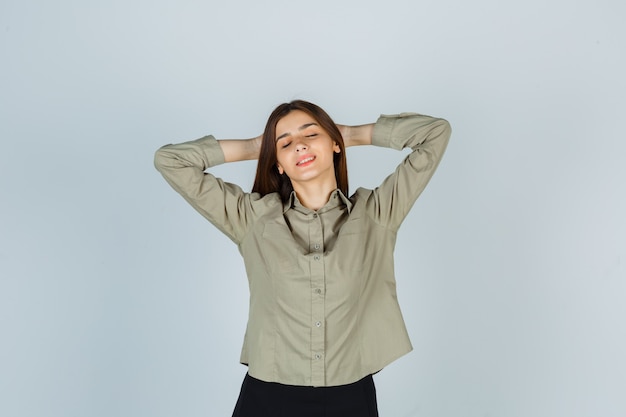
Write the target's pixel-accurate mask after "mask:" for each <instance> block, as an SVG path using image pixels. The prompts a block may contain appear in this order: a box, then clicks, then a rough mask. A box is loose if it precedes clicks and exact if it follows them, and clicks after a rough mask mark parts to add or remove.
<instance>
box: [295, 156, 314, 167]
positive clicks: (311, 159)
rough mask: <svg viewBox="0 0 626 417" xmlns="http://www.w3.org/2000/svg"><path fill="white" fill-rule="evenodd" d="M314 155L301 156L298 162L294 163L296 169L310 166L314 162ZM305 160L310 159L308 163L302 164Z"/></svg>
mask: <svg viewBox="0 0 626 417" xmlns="http://www.w3.org/2000/svg"><path fill="white" fill-rule="evenodd" d="M315 158H316V157H315V155H310V154H309V155H302V157H301V158H299V159H298V162H296V166H298V167H305V166H308V165H310V164H312V163H313V162H314V161H315ZM307 159H310V161H307V162H304V163H302V161H306V160H307Z"/></svg>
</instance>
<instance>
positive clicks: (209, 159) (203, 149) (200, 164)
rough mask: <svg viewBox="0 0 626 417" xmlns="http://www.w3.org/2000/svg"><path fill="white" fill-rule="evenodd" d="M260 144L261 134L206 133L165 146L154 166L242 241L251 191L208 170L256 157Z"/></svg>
mask: <svg viewBox="0 0 626 417" xmlns="http://www.w3.org/2000/svg"><path fill="white" fill-rule="evenodd" d="M259 145H260V137H256V138H251V139H246V140H221V141H218V140H216V139H215V138H214V137H213V136H205V137H203V138H200V139H197V140H193V141H190V142H184V143H179V144H174V145H165V146H163V147H162V148H160V149H159V150H157V151H156V154H155V156H154V165H155V167H156V169H157V170H158V171H159V172H160V173H161V174H162V175H163V177H164V178H165V180H166V181H167V182H168V183H169V184H170V185H171V186H172V188H173V189H174V190H175V191H176V192H178V193H179V194H180V195H181V196H182V197H183V198H184V199H185V200H187V202H188V203H189V204H191V206H192V207H193V208H194V209H196V210H197V211H198V212H199V213H200V214H202V216H204V217H205V218H206V219H208V220H209V221H210V222H211V223H212V224H213V225H215V226H216V227H217V228H218V229H220V230H221V231H222V232H223V233H224V234H226V235H227V236H228V237H229V238H231V239H232V240H233V241H235V242H239V241H240V239H241V238H242V237H243V235H244V233H245V230H246V229H247V224H248V220H249V216H248V215H249V210H248V208H249V194H247V193H244V192H243V190H242V189H241V188H240V187H239V186H237V185H235V184H231V183H227V182H225V181H222V180H221V179H220V178H217V177H215V176H214V175H212V174H211V173H208V172H205V170H206V169H208V168H210V167H213V166H216V165H219V164H222V163H224V162H234V161H243V160H249V159H255V158H257V157H258V154H259Z"/></svg>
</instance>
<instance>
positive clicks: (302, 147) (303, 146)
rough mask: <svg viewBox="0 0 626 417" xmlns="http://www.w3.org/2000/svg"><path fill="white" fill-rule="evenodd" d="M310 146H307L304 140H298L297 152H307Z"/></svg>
mask: <svg viewBox="0 0 626 417" xmlns="http://www.w3.org/2000/svg"><path fill="white" fill-rule="evenodd" d="M307 148H308V146H307V144H306V143H305V142H304V141H303V140H302V139H298V140H297V142H296V152H300V151H305V150H307Z"/></svg>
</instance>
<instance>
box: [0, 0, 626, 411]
mask: <svg viewBox="0 0 626 417" xmlns="http://www.w3.org/2000/svg"><path fill="white" fill-rule="evenodd" d="M625 13H626V6H625V5H624V3H623V2H621V1H617V0H613V1H611V0H594V1H589V0H583V1H577V2H570V1H558V0H557V1H545V0H542V1H539V0H529V1H525V2H521V1H518V2H503V1H495V0H478V1H474V2H466V1H461V0H457V1H449V0H448V1H446V0H437V1H434V0H430V1H413V0H411V1H409V0H389V1H385V2H374V1H369V0H367V1H364V0H358V1H357V0H348V1H337V0H334V1H330V0H321V1H316V2H312V1H307V2H304V1H297V0H292V1H279V0H268V1H251V0H250V1H230V2H227V1H221V2H217V1H192V0H178V1H165V0H150V1H148V0H143V1H128V0H125V1H120V0H112V1H107V2H94V1H91V2H86V1H78V0H74V1H71V0H59V1H55V2H49V1H42V0H40V1H37V0H30V1H29V0H26V1H17V0H8V1H7V0H2V1H1V2H0V59H1V65H0V140H1V144H2V147H1V150H0V192H1V197H0V211H1V215H0V338H1V340H0V415H2V416H7V417H13V416H15V417H43V416H45V417H57V416H58V417H74V416H76V417H85V416H89V417H118V416H119V417H143V416H146V417H148V416H149V417H166V416H168V417H169V416H189V417H192V416H198V417H200V416H229V415H230V413H231V412H232V408H233V406H234V403H235V401H236V398H237V395H238V391H239V386H240V383H241V380H242V378H243V375H244V373H245V368H244V367H243V366H241V365H239V364H238V358H239V350H240V347H241V343H242V338H243V332H244V328H245V323H246V317H247V297H248V294H247V283H246V278H245V273H244V270H243V266H242V262H241V259H240V256H239V254H238V252H237V249H236V247H235V246H234V245H233V244H232V243H231V242H230V241H229V240H228V239H227V238H225V237H224V236H222V235H221V234H220V233H219V232H218V231H217V230H216V229H214V228H213V227H212V226H211V225H210V224H209V223H208V222H206V221H205V220H204V219H203V218H202V217H200V216H199V215H198V214H196V213H195V212H194V211H193V210H192V209H191V208H190V207H189V206H188V205H187V204H186V203H185V202H184V201H183V200H182V198H180V197H179V196H178V195H176V194H175V193H174V192H173V191H172V190H171V189H170V188H169V187H168V186H167V184H166V183H165V181H164V180H163V179H162V178H161V177H160V175H159V174H158V173H157V172H156V171H155V170H154V169H153V165H152V158H153V154H154V151H155V150H156V149H157V148H158V147H159V146H161V145H163V144H166V143H171V142H180V141H185V140H191V139H195V138H197V137H200V136H203V135H205V134H208V133H212V134H214V135H216V136H217V137H221V138H246V137H250V136H253V135H257V134H259V133H260V132H261V130H262V128H263V125H264V123H265V120H266V118H267V116H268V115H269V113H270V112H271V110H272V109H273V108H274V107H275V106H276V105H277V104H279V103H281V102H283V101H289V100H291V99H294V98H303V99H307V100H311V101H314V102H316V103H317V104H319V105H321V106H322V107H324V108H325V109H326V110H327V111H328V112H329V113H330V114H331V116H333V118H334V119H335V120H336V121H337V122H339V123H345V124H351V123H352V124H357V123H367V122H373V121H375V120H376V118H377V116H378V115H379V114H380V113H397V112H402V111H415V112H421V113H426V114H431V115H434V116H440V117H444V118H446V119H448V120H449V121H450V123H451V124H452V127H453V136H452V139H451V142H450V146H449V148H448V151H447V154H446V155H445V158H444V160H443V162H442V163H441V165H440V168H439V171H438V172H437V173H436V174H435V177H434V178H433V180H432V182H431V183H430V185H429V186H428V188H427V189H426V191H425V192H424V194H423V195H422V197H421V198H420V200H418V203H417V204H416V205H415V207H414V209H413V211H412V212H411V214H410V215H409V217H408V218H407V220H406V222H405V223H404V225H403V227H402V228H401V231H400V234H399V236H398V244H397V250H396V266H397V280H398V289H399V296H400V303H401V306H402V308H403V312H404V315H405V319H406V323H407V326H408V329H409V333H410V335H411V338H412V341H413V344H414V347H415V350H414V351H413V352H412V353H411V354H409V355H407V356H405V357H403V358H401V359H399V360H398V361H396V362H395V363H393V364H392V365H391V366H389V367H387V368H386V369H384V370H383V371H382V372H381V373H379V374H378V375H377V376H376V383H377V388H378V396H379V405H380V414H381V416H383V417H413V416H420V417H422V416H424V417H459V416H463V417H544V416H545V417H555V416H567V417H578V416H580V417H583V416H589V417H595V416H602V417H613V416H615V417H617V416H624V415H626V397H625V396H624V393H625V392H626V355H625V354H624V352H626V326H625V325H624V317H626V302H625V297H626V282H625V279H626V268H625V265H624V264H625V262H626V220H625V217H624V213H625V212H626V187H625V186H624V180H625V179H626V164H625V163H624V153H626V144H625V141H624V139H625V137H624V136H625V135H624V126H623V121H624V113H625V111H626V82H625V81H624V80H625V78H624V74H626V57H625V53H624V51H626V26H624V16H625ZM403 156H404V154H402V153H401V152H395V151H390V150H385V149H376V148H372V147H369V148H364V149H350V150H349V151H348V158H349V168H350V180H351V188H352V189H353V190H354V189H356V187H357V186H366V187H373V186H375V185H377V184H378V183H379V182H380V181H381V180H382V179H383V178H384V176H385V175H387V174H388V173H389V172H391V171H392V170H393V169H394V167H395V165H396V164H397V163H399V161H400V160H401V158H402V157H403ZM254 169H255V164H254V163H253V162H246V163H239V164H232V165H230V166H227V165H224V166H220V167H219V168H217V169H216V170H215V172H216V173H217V174H218V175H220V176H222V177H224V178H225V179H227V180H229V181H232V182H236V183H238V184H240V185H241V186H242V187H244V188H246V189H249V188H250V187H251V185H252V180H253V176H254Z"/></svg>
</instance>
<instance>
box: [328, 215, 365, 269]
mask: <svg viewBox="0 0 626 417" xmlns="http://www.w3.org/2000/svg"><path fill="white" fill-rule="evenodd" d="M368 244H369V233H367V227H366V226H365V225H364V224H363V223H362V222H360V221H358V219H354V220H349V221H348V222H346V223H345V224H344V225H343V226H342V227H341V229H340V230H339V235H338V236H337V242H336V244H335V251H338V252H337V253H336V255H337V256H336V258H335V262H336V267H337V268H338V269H339V270H340V271H345V272H348V273H349V272H354V271H362V270H363V268H364V267H365V263H366V254H367V250H368Z"/></svg>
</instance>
